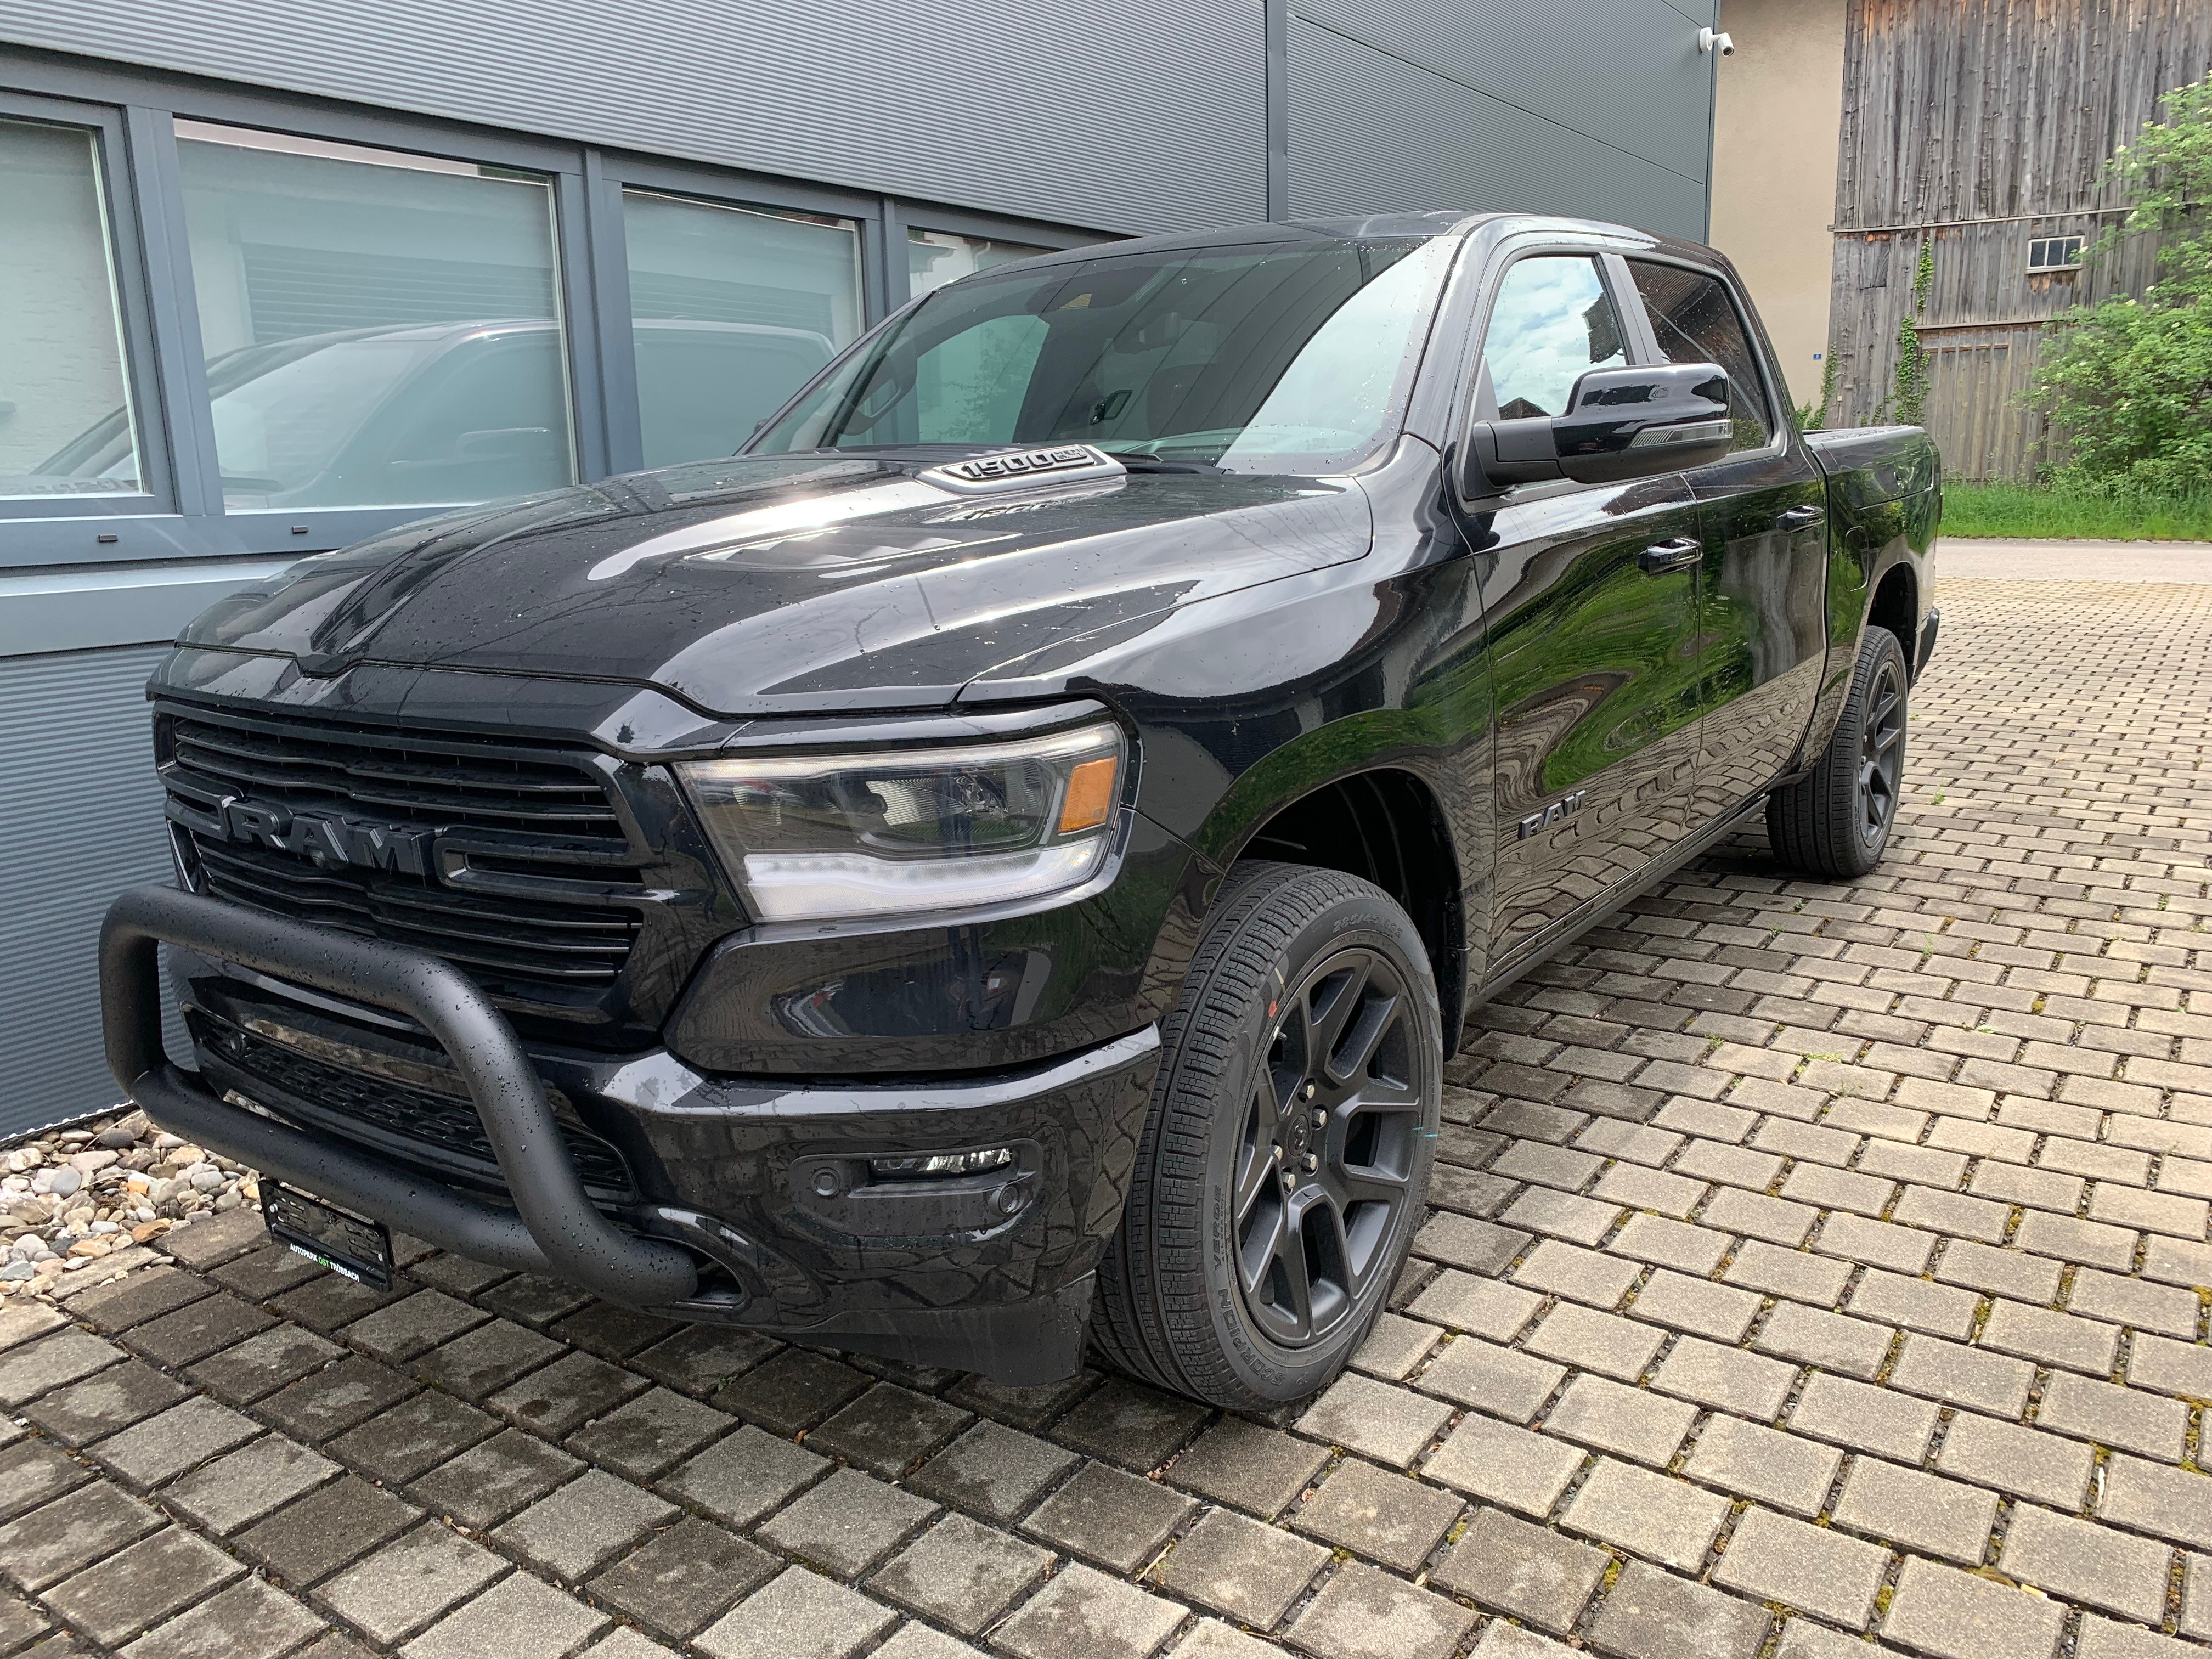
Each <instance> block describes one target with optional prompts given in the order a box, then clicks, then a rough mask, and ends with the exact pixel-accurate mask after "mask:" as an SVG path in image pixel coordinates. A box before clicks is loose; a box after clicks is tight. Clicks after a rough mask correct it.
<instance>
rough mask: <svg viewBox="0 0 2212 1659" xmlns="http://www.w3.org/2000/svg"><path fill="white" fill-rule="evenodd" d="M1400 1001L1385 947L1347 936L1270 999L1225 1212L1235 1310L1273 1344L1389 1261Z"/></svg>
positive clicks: (1409, 1048)
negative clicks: (1232, 1241)
mask: <svg viewBox="0 0 2212 1659" xmlns="http://www.w3.org/2000/svg"><path fill="white" fill-rule="evenodd" d="M1411 1004H1412V999H1411V997H1410V995H1409V994H1408V992H1407V986H1406V983H1405V981H1404V980H1403V979H1402V977H1401V975H1399V973H1398V970H1397V969H1395V967H1393V966H1392V965H1391V963H1390V962H1389V959H1388V958H1386V957H1383V955H1381V954H1380V953H1379V952H1376V951H1371V950H1367V949H1364V948H1360V947H1357V946H1355V947H1351V948H1347V949H1345V950H1342V951H1336V952H1334V953H1333V954H1332V955H1330V956H1328V957H1325V958H1323V959H1322V961H1321V962H1319V963H1316V964H1315V965H1314V966H1313V967H1312V968H1310V969H1308V970H1307V972H1306V974H1305V975H1304V977H1303V978H1302V979H1301V980H1300V981H1299V982H1298V983H1297V986H1296V987H1293V988H1291V990H1289V991H1288V992H1286V993H1285V994H1283V995H1282V996H1280V997H1279V999H1278V1000H1276V1002H1275V1004H1274V1006H1273V1007H1272V1008H1271V1009H1270V1010H1269V1017H1270V1018H1271V1020H1272V1021H1273V1024H1272V1026H1271V1027H1270V1029H1269V1030H1268V1033H1267V1038H1266V1042H1265V1045H1264V1047H1263V1048H1262V1050H1261V1054H1262V1061H1261V1065H1260V1066H1259V1067H1258V1068H1257V1075H1256V1076H1255V1079H1254V1080H1253V1089H1252V1096H1251V1098H1250V1100H1249V1102H1248V1103H1246V1107H1245V1113H1244V1126H1243V1136H1242V1138H1241V1140H1240V1143H1239V1145H1238V1146H1237V1170H1236V1184H1235V1188H1234V1201H1233V1214H1234V1217H1235V1225H1236V1241H1237V1280H1238V1285H1239V1288H1240V1289H1241V1291H1243V1301H1244V1307H1245V1310H1246V1312H1247V1313H1248V1314H1249V1316H1251V1319H1252V1322H1253V1323H1254V1324H1255V1325H1256V1326H1258V1327H1259V1328H1260V1329H1261V1331H1262V1332H1264V1333H1265V1334H1267V1336H1268V1337H1269V1338H1270V1339H1272V1340H1273V1341H1275V1342H1277V1343H1279V1344H1281V1345H1282V1346H1285V1347H1302V1346H1306V1345H1307V1344H1309V1343H1312V1342H1316V1341H1320V1340H1323V1339H1325V1338H1327V1337H1328V1336H1329V1335H1330V1334H1332V1333H1333V1332H1334V1331H1335V1330H1336V1329H1337V1328H1338V1327H1339V1326H1340V1325H1341V1324H1343V1322H1345V1321H1346V1319H1348V1318H1351V1317H1352V1316H1353V1314H1354V1312H1355V1310H1358V1309H1359V1308H1360V1307H1361V1306H1362V1305H1363V1303H1364V1296H1365V1293H1366V1292H1367V1291H1369V1289H1370V1286H1371V1285H1374V1283H1375V1281H1376V1279H1377V1277H1378V1276H1379V1275H1380V1274H1381V1273H1383V1272H1384V1271H1386V1270H1387V1269H1388V1267H1389V1265H1390V1259H1391V1252H1390V1241H1391V1240H1392V1238H1393V1237H1395V1234H1396V1231H1397V1228H1398V1224H1399V1220H1400V1218H1401V1215H1402V1214H1403V1213H1404V1212H1405V1209H1406V1206H1407V1204H1409V1203H1410V1202H1411V1201H1412V1196H1413V1194H1412V1182H1413V1169H1414V1166H1415V1161H1416V1160H1415V1156H1414V1154H1415V1152H1416V1150H1417V1143H1416V1138H1417V1136H1418V1135H1419V1129H1420V1123H1421V1108H1422V1102H1421V1098H1420V1093H1419V1073H1418V1071H1417V1066H1418V1064H1419V1060H1418V1055H1417V1050H1416V1048H1415V1041H1416V1037H1415V1033H1416V1030H1417V1027H1416V1024H1415V1021H1414V1018H1413V1008H1412V1006H1411Z"/></svg>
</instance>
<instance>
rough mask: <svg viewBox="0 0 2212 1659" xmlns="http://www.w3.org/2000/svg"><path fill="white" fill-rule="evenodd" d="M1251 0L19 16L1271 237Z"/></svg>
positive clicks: (852, 180)
mask: <svg viewBox="0 0 2212 1659" xmlns="http://www.w3.org/2000/svg"><path fill="white" fill-rule="evenodd" d="M1262 27H1263V26H1262V16H1261V3H1260V0H1120V3H1118V4H1115V5H1114V6H1112V7H1106V8H1102V7H1099V6H1096V5H1091V4H1085V3H1081V0H1022V3H1021V5H1020V6H1019V7H1018V8H1016V7H1012V6H1010V5H1008V4H1006V3H1005V0H929V3H927V4H922V3H917V0H901V3H894V0H747V3H745V4H744V5H743V6H738V5H733V4H727V3H722V4H715V3H703V0H623V3H620V4H614V3H610V0H471V3H469V4H466V5H453V4H451V3H448V0H378V3H376V4H374V5H346V6H337V5H312V6H310V5H301V4H298V3H289V0H222V3H216V4H210V3H199V4H180V3H178V0H10V3H9V5H8V7H7V8H6V12H5V16H4V19H0V36H4V38H6V39H8V40H15V41H17V42H19V43H21V44H22V45H25V46H50V47H54V48H57V49H58V50H61V51H64V52H82V53H86V54H88V55H89V56H93V57H98V58H118V57H119V58H126V59H128V60H129V61H131V62H133V63H140V64H152V65H155V66H158V67H161V68H164V69H172V70H185V71H188V72H191V73H196V74H201V75H211V76H221V77H222V78H224V79H226V80H233V81H246V82H254V83H256V84H258V85H261V86H268V87H280V88H288V89H290V90H293V91H298V92H309V93H316V94H323V95H325V96H328V97H333V98H343V99H347V100H351V101H354V102H356V103H369V104H376V105H381V106H386V107H389V108H393V109H401V110H410V111H414V112H417V113H421V114H428V115H441V116H447V117H450V118H455V119H459V120H465V121H474V122H480V123H483V124H485V125H493V126H512V127H518V128H520V129H521V130H523V131H526V132H534V133H543V134H546V135H549V136H552V137H562V138H574V139H579V140H581V141H583V142H586V143H601V144H611V145H617V146H620V147H622V148H624V149H637V150H643V151H646V152H647V153H649V154H653V155H671V156H679V157H684V158H686V159H690V160H693V161H711V162H714V163H718V164H720V165H723V166H728V167H746V168H750V169H752V170H754V171H756V172H762V173H787V174H790V175H792V176H793V177H795V178H799V179H812V180H815V181H817V182H821V183H827V184H841V185H856V186H859V187H860V188H862V189H866V190H876V191H890V192H892V193H894V194H897V195H908V196H920V197H928V198H931V199H933V200H937V201H942V202H950V203H953V204H958V205H960V206H963V207H971V208H977V209H984V210H994V211H998V212H1003V213H1014V214H1019V215H1023V216H1028V217H1031V218H1039V219H1057V220H1060V221H1063V222H1068V223H1072V224H1079V225H1095V226H1097V228H1101V229H1106V230H1131V231H1146V230H1167V229H1175V228H1185V227H1190V226H1197V225H1206V224H1220V223H1234V222H1237V221H1239V220H1246V219H1259V218H1263V217H1265V216H1266V177H1267V157H1266V141H1265V121H1266V99H1267V93H1266V77H1265V75H1264V72H1263V67H1262V52H1263V50H1264V43H1263V34H1262Z"/></svg>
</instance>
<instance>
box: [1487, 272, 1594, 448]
mask: <svg viewBox="0 0 2212 1659" xmlns="http://www.w3.org/2000/svg"><path fill="white" fill-rule="evenodd" d="M1482 352H1483V358H1484V361H1485V362H1486V363H1487V364H1488V365H1489V368H1490V386H1491V390H1492V392H1496V393H1497V394H1498V418H1499V419H1500V420H1506V421H1517V420H1525V419H1527V418H1528V417H1529V416H1536V415H1564V414H1565V413H1566V412H1567V394H1568V393H1569V392H1571V391H1573V390H1574V386H1575V382H1576V381H1577V380H1580V379H1581V378H1582V377H1583V375H1584V374H1588V373H1589V371H1590V370H1591V369H1594V368H1620V367H1622V366H1623V365H1625V364H1626V362H1627V361H1628V359H1627V358H1626V356H1623V355H1622V352H1621V340H1620V319H1619V318H1617V317H1615V316H1614V315H1613V301H1611V300H1609V299H1607V297H1606V292H1605V284H1604V283H1602V282H1601V281H1600V280H1599V279H1598V274H1597V261H1596V260H1595V259H1592V258H1589V257H1588V256H1586V255H1577V254H1551V253H1547V254H1539V255H1537V256H1536V257H1534V258H1528V259H1523V260H1521V261H1520V262H1519V263H1518V264H1515V265H1514V266H1513V267H1512V268H1511V269H1510V270H1508V271H1507V272H1506V273H1505V280H1504V282H1503V283H1499V284H1498V299H1497V301H1496V303H1494V304H1493V305H1492V307H1490V330H1489V331H1488V332H1487V333H1486V334H1485V335H1484V336H1483V341H1482Z"/></svg>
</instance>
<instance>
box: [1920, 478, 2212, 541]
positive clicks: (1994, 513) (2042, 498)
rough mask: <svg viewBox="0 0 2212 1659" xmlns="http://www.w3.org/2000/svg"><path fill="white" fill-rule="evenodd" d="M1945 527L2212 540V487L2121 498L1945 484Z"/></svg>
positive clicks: (2030, 535) (1995, 533)
mask: <svg viewBox="0 0 2212 1659" xmlns="http://www.w3.org/2000/svg"><path fill="white" fill-rule="evenodd" d="M1943 533H1944V534H1945V535H1946V536H1961V537H2005V538H2015V537H2016V538H2022V539H2042V538H2064V539H2069V540H2079V541H2100V542H2212V491H2204V492H2201V493H2199V494H2197V495H2179V496H2171V497H2166V498H2165V499H2143V498H2136V499H2120V500H2115V499H2112V498H2110V497H2107V496H2103V495H2081V494H2077V493H2075V492H2074V491H2071V490H2063V489H2051V487H2050V486H2049V485H2046V484H2018V483H1945V484H1944V486H1943Z"/></svg>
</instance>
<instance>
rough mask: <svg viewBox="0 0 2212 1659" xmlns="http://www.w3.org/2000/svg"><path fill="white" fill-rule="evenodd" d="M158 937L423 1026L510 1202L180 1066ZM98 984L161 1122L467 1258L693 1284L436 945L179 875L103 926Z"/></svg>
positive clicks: (113, 1038)
mask: <svg viewBox="0 0 2212 1659" xmlns="http://www.w3.org/2000/svg"><path fill="white" fill-rule="evenodd" d="M163 942H167V943H168V944H171V945H179V946H181V947H183V948H184V949H185V950H188V951H197V952H198V953H200V954H202V955H204V956H208V957H214V958H216V960H218V961H222V962H230V963H237V964H238V965H240V967H244V968H252V969H258V971H260V972H262V973H264V974H271V975H276V977H277V978H279V979H287V980H291V981H296V982H297V983H299V984H301V985H306V986H309V987H313V988H314V989H316V990H319V991H327V992H330V993H331V994H333V995H337V996H346V997H351V998H353V999H354V1000H356V1001H359V1002H365V1003H368V1004H370V1005H372V1006H375V1007H379V1008H384V1009H388V1010H390V1011H391V1012H393V1013H398V1014H404V1015H405V1016H406V1017H407V1018H410V1019H412V1020H414V1021H415V1022H416V1024H419V1025H421V1026H422V1028H423V1029H424V1030H427V1031H428V1032H429V1034H430V1035H431V1036H433V1037H434V1038H435V1039H436V1040H437V1042H438V1044H439V1046H440V1047H441V1048H444V1049H445V1051H446V1053H447V1055H448V1056H449V1057H450V1058H451V1059H452V1060H453V1067H454V1069H455V1070H456V1071H457V1072H459V1073H460V1077H461V1080H462V1081H463V1082H464V1083H465V1084H466V1085H468V1091H469V1093H470V1095H471V1097H472V1098H473V1099H474V1100H475V1102H476V1107H477V1115H479V1116H481V1117H482V1118H483V1126H484V1133H485V1134H486V1135H487V1137H489V1139H490V1141H491V1145H492V1151H493V1152H494V1153H495V1154H496V1156H497V1157H498V1159H499V1167H500V1172H501V1175H502V1176H505V1177H506V1180H507V1190H508V1192H509V1193H510V1194H512V1195H513V1200H514V1210H513V1212H510V1211H507V1210H503V1209H500V1208H498V1207H496V1206H492V1205H489V1204H485V1203H483V1202H480V1201H479V1200H476V1199H474V1198H471V1197H469V1196H467V1195H465V1194H461V1193H459V1192H456V1191H454V1190H453V1188H448V1187H444V1186H441V1185H440V1184H438V1183H437V1182H433V1181H429V1180H428V1179H426V1178H424V1177H422V1176H418V1175H416V1174H414V1173H413V1172H412V1171H410V1170H404V1169H401V1168H399V1167H398V1166H396V1165H394V1164H386V1163H385V1162H383V1161H382V1160H380V1159H378V1158H372V1157H369V1156H368V1155H367V1154H364V1153H362V1152H356V1151H354V1150H352V1149H351V1148H349V1147H343V1146H337V1145H335V1144H332V1143H329V1142H325V1141H322V1140H318V1139H314V1138H313V1137H312V1136H309V1135H306V1134H303V1133H301V1132H300V1131H299V1130H297V1129H294V1128H290V1127H287V1126H285V1125H283V1124H281V1123H276V1122H273V1121H270V1120H269V1119H267V1118H264V1117H260V1116H258V1115H255V1114H253V1113H252V1112H249V1111H246V1110H245V1109H242V1108H240V1107H236V1106H233V1105H230V1104H228V1103H226V1102H224V1101H222V1100H221V1099H219V1098H217V1097H216V1095H215V1093H214V1091H211V1090H210V1088H209V1087H208V1086H207V1085H206V1084H205V1083H204V1082H203V1081H202V1080H201V1079H199V1078H198V1076H197V1074H195V1073H190V1072H185V1071H182V1070H179V1068H178V1067H177V1066H173V1065H171V1064H170V1063H169V1060H168V1057H167V1054H165V1053H164V1052H163V1050H162V1047H161V970H160V947H161V944H162V943H163ZM100 1009H101V1015H102V1018H103V1022H104V1024H105V1025H106V1042H107V1068H108V1070H109V1071H111V1072H112V1073H114V1074H115V1080H116V1081H117V1082H118V1083H119V1084H121V1085H123V1088H124V1090H125V1092H126V1093H128V1094H129V1095H130V1097H131V1098H132V1099H133V1100H135V1101H137V1103H139V1104H140V1105H141V1106H143V1108H145V1109H146V1113H147V1115H148V1116H149V1117H151V1118H152V1119H153V1120H154V1121H155V1122H157V1123H159V1124H161V1126H162V1127H164V1128H167V1129H169V1130H171V1131H173V1133H178V1134H181V1135H184V1136H185V1138H186V1139H191V1140H195V1141H197V1142H198V1143H199V1144H201V1145H202V1146H212V1147H214V1148H215V1149H216V1151H218V1152H222V1154H223V1155H224V1156H225V1157H226V1158H235V1159H236V1160H237V1161H238V1162H240V1163H241V1164H249V1165H251V1166H252V1168H254V1169H257V1170H262V1171H264V1173H266V1174H269V1175H271V1176H276V1177H277V1178H278V1179H279V1180H282V1181H286V1182H291V1183H292V1184H294V1185H295V1186H298V1187H301V1188H305V1189H306V1190H307V1191H308V1192H311V1193H313V1194H318V1195H319V1196H320V1197H324V1198H327V1199H329V1200H331V1201H332V1202H334V1203H337V1204H340V1205H343V1206H348V1207H350V1208H354V1209H357V1210H359V1211H361V1212H362V1213H363V1214H364V1215H368V1216H371V1217H374V1218H375V1219H377V1220H379V1221H383V1222H386V1223H388V1224H390V1225H393V1226H397V1227H400V1228H404V1230H405V1231H408V1232H410V1233H413V1234H414V1235H416V1237H419V1238H423V1239H427V1240H428V1242H429V1243H433V1244H435V1245H438V1246H440V1247H441V1248H442V1249H449V1250H451V1251H453V1253H454V1254H455V1255H464V1256H467V1257H468V1258H470V1259H471V1261H483V1262H489V1263H491V1264H492V1265H494V1266H496V1267H512V1268H514V1269H516V1270H518V1271H520V1272H523V1273H544V1274H546V1275H548V1276H549V1277H551V1278H554V1279H565V1280H567V1281H568V1282H569V1283H570V1284H573V1285H581V1286H582V1287H583V1288H584V1289H586V1290H589V1291H597V1292H598V1293H599V1295H601V1296H604V1297H608V1298H610V1299H611V1300H612V1301H616V1302H622V1303H626V1304H629V1305H631V1306H634V1307H660V1306H665V1305H666V1304H670V1303H675V1302H684V1301H688V1300H690V1298H691V1297H694V1296H696V1294H697V1293H698V1288H699V1275H698V1270H697V1269H696V1267H695V1266H694V1265H693V1262H692V1259H691V1257H690V1255H689V1254H688V1253H687V1252H685V1251H684V1250H683V1249H679V1248H678V1247H677V1246H675V1245H673V1244H667V1243H660V1242H659V1241H658V1240H653V1239H646V1238H639V1237H634V1236H632V1235H631V1234H629V1233H625V1232H623V1231H621V1230H620V1229H619V1228H617V1227H616V1226H614V1225H612V1224H611V1223H610V1222H609V1221H608V1220H607V1218H605V1216H603V1215H601V1214H600V1213H599V1211H598V1210H597V1209H596V1208H595V1207H594V1206H592V1201H591V1200H589V1199H588V1198H586V1196H585V1195H584V1187H583V1182H581V1181H580V1180H579V1179H578V1177H577V1175H576V1166H575V1164H574V1163H573V1162H572V1161H571V1160H570V1158H569V1157H568V1148H567V1147H566V1146H563V1145H562V1140H561V1136H560V1133H559V1131H558V1129H557V1128H556V1125H555V1122H554V1118H553V1109H552V1108H551V1107H550V1105H548V1104H547V1103H546V1099H545V1088H544V1084H543V1083H542V1082H541V1081H540V1080H539V1079H538V1072H537V1068H536V1067H535V1066H532V1065H531V1063H530V1058H529V1056H528V1055H526V1054H524V1053H523V1051H522V1045H521V1044H520V1042H517V1041H516V1040H515V1036H514V1030H513V1027H512V1026H510V1025H509V1024H507V1017H506V1016H505V1015H503V1014H501V1012H499V1010H498V1009H496V1008H495V1007H494V1006H492V1004H491V1002H490V1000H489V999H488V998H487V997H486V996H485V995H484V994H483V992H482V991H479V990H478V989H477V987H476V986H475V985H474V984H472V983H471V981H469V979H468V978H467V976H466V975H464V974H462V973H461V972H460V970H459V969H456V968H454V967H453V966H452V965H451V964H449V963H445V962H441V961H440V960H439V959H438V958H437V957H433V956H429V955H427V954H425V953H424V952H422V951H410V950H406V949H404V948H403V947H401V946H399V945H386V944H384V943H382V942H381V941H380V940H376V939H358V938H356V937H355V936H354V935H352V934H349V933H334V932H331V931H330V930H328V929H325V928H320V927H307V926H305V925H303V924H301V923H300V922H296V921H287V920H285V919H284V918H283V917H281V916H270V915H263V914H261V913H260V912H259V911H258V910H249V909H247V908H245V907H243V906H241V905H235V904H227V903H224V902H222V901H221V900H219V899H212V898H206V897H204V896H200V895H199V894H197V893H187V892H183V891H180V890H178V889H176V888H173V887H134V888H132V889H131V890H130V891H129V892H127V893H125V894H124V895H123V896H121V897H120V898H118V899H117V900H116V901H115V902H114V903H113V904H112V905H111V906H109V907H108V911H107V918H106V921H104V922H103V923H101V925H100Z"/></svg>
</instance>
